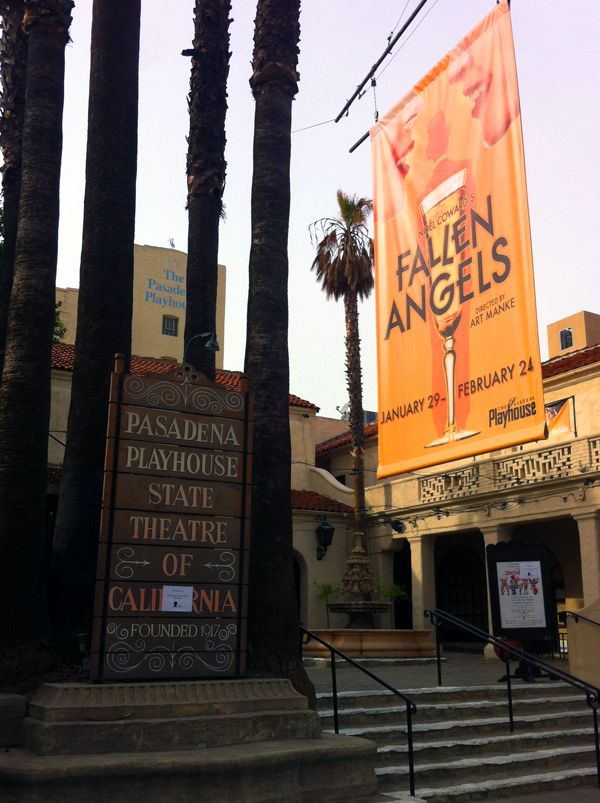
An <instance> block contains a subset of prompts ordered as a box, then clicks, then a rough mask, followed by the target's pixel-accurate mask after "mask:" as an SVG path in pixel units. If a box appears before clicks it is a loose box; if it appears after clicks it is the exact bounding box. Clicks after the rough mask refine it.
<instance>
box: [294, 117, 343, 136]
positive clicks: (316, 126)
mask: <svg viewBox="0 0 600 803" xmlns="http://www.w3.org/2000/svg"><path fill="white" fill-rule="evenodd" d="M333 122H335V121H334V119H333V117H332V118H331V120H323V122H322V123H315V124H314V125H306V126H304V128H296V129H295V131H292V132H291V133H292V134H297V133H298V132H299V131H308V129H309V128H318V127H319V126H320V125H327V123H333Z"/></svg>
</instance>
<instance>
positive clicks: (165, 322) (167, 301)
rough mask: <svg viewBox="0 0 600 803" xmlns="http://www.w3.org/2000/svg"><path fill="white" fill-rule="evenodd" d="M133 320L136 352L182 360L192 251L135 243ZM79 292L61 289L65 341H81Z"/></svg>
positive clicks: (221, 300)
mask: <svg viewBox="0 0 600 803" xmlns="http://www.w3.org/2000/svg"><path fill="white" fill-rule="evenodd" d="M133 259H134V262H133V318H132V332H131V352H132V354H135V355H136V356H138V357H153V358H154V359H158V360H162V359H164V360H170V361H175V362H181V360H182V358H183V333H184V330H185V311H186V274H187V254H185V253H184V252H183V251H177V250H176V249H174V248H158V247H156V246H153V245H135V246H134V256H133ZM225 281H226V270H225V266H224V265H219V285H218V291H217V332H216V334H217V340H218V341H219V346H220V351H218V352H216V367H217V368H218V369H222V368H223V351H224V341H225ZM78 298H79V290H77V289H76V288H73V287H67V288H62V287H57V288H56V300H57V301H60V302H61V303H62V306H61V309H60V315H61V319H62V321H63V323H64V325H65V326H66V328H67V334H66V335H65V338H64V341H63V342H64V343H65V344H67V345H72V344H74V343H75V333H76V331H77V301H78Z"/></svg>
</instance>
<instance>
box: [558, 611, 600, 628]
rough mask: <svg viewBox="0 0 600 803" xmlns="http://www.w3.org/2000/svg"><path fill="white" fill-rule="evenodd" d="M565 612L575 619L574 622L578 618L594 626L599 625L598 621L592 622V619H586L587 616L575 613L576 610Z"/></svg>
mask: <svg viewBox="0 0 600 803" xmlns="http://www.w3.org/2000/svg"><path fill="white" fill-rule="evenodd" d="M565 614H566V615H567V616H572V617H573V619H575V622H576V623H577V622H578V621H579V620H580V619H583V621H584V622H589V623H590V624H591V625H596V627H600V622H594V620H593V619H588V618H587V616H582V615H581V614H580V613H577V611H565Z"/></svg>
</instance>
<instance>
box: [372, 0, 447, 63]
mask: <svg viewBox="0 0 600 803" xmlns="http://www.w3.org/2000/svg"><path fill="white" fill-rule="evenodd" d="M438 3H439V0H435V3H434V4H433V5H432V6H431V8H430V9H429V10H428V12H427V14H424V15H423V17H422V18H421V19H420V20H419V22H418V24H417V25H415V27H414V28H413V30H412V31H411V32H410V34H409V35H408V36H407V37H406V39H405V41H404V42H402V44H401V45H400V47H399V48H398V50H397V51H396V52H395V53H394V55H393V56H392V58H391V59H390V60H389V61H388V63H387V64H386V65H385V67H384V68H383V70H382V71H381V72H380V73H379V78H381V76H382V75H383V74H384V72H385V71H386V70H387V68H388V67H389V66H390V64H391V63H392V62H393V60H394V59H395V58H396V56H397V55H398V53H400V51H401V50H402V48H403V47H404V45H405V44H406V43H407V42H408V40H409V39H410V37H411V36H412V35H413V34H414V33H415V31H417V30H418V28H419V26H420V25H421V24H422V23H423V22H425V20H426V19H427V17H428V16H429V15H430V14H431V12H432V11H433V9H434V8H435V7H436V6H437V4H438Z"/></svg>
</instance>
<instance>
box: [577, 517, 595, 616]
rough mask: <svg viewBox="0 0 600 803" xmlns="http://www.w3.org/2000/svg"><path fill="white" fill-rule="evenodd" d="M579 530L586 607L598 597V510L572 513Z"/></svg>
mask: <svg viewBox="0 0 600 803" xmlns="http://www.w3.org/2000/svg"><path fill="white" fill-rule="evenodd" d="M573 518H574V519H575V521H576V522H577V529H578V530H579V550H580V552H581V579H582V581H583V604H584V607H586V608H587V606H588V605H591V603H592V602H594V601H595V600H597V599H598V598H599V597H600V511H599V510H592V511H590V512H589V513H582V514H579V515H574V516H573Z"/></svg>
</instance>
